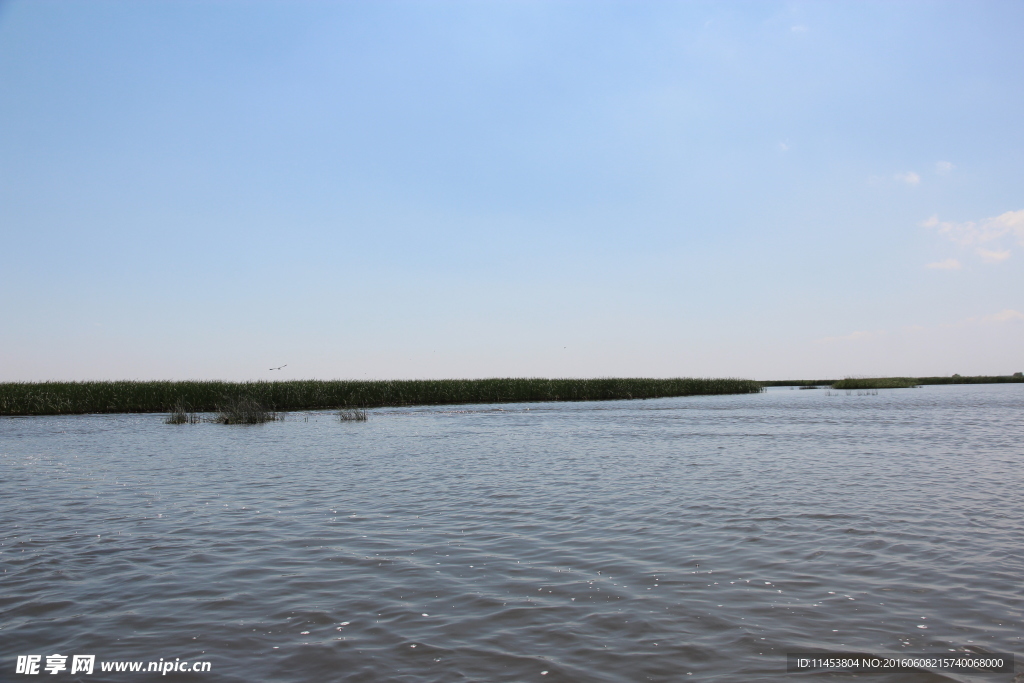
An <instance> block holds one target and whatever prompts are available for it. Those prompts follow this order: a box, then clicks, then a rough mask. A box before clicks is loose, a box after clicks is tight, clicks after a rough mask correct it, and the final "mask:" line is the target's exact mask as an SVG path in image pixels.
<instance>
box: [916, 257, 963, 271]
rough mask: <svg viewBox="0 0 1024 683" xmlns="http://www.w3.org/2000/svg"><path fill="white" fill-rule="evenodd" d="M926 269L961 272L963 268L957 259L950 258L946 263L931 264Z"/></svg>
mask: <svg viewBox="0 0 1024 683" xmlns="http://www.w3.org/2000/svg"><path fill="white" fill-rule="evenodd" d="M925 268H934V269H935V270H960V269H961V268H963V266H962V265H960V262H959V261H957V260H956V259H955V258H948V259H946V260H945V261H936V262H935V263H929V264H928V265H927V266H925Z"/></svg>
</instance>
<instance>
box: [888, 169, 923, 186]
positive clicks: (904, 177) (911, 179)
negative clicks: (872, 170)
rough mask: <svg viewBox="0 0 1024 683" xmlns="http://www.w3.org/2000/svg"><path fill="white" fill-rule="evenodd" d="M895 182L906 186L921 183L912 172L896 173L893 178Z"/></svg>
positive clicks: (917, 176)
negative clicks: (897, 181)
mask: <svg viewBox="0 0 1024 683" xmlns="http://www.w3.org/2000/svg"><path fill="white" fill-rule="evenodd" d="M893 178H894V179H895V180H899V181H901V182H904V183H906V184H907V185H917V184H918V183H920V182H921V176H919V175H917V174H916V173H914V172H913V171H907V172H906V173H897V174H896V175H894V176H893Z"/></svg>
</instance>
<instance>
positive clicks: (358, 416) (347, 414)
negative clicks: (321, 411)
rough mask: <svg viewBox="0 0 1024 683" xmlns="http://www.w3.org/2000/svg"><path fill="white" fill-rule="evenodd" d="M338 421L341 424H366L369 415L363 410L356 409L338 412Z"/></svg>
mask: <svg viewBox="0 0 1024 683" xmlns="http://www.w3.org/2000/svg"><path fill="white" fill-rule="evenodd" d="M338 419H339V420H341V421H342V422H366V421H367V420H368V419H369V415H368V414H367V412H366V411H365V410H360V409H358V408H356V409H354V410H339V411H338Z"/></svg>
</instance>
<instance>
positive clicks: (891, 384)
mask: <svg viewBox="0 0 1024 683" xmlns="http://www.w3.org/2000/svg"><path fill="white" fill-rule="evenodd" d="M919 384H920V382H919V381H918V379H917V378H916V377H847V378H846V379H843V380H840V381H838V382H836V383H835V384H833V385H832V388H833V389H909V388H911V387H916V386H918V385H919Z"/></svg>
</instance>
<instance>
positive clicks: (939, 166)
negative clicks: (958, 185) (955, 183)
mask: <svg viewBox="0 0 1024 683" xmlns="http://www.w3.org/2000/svg"><path fill="white" fill-rule="evenodd" d="M954 168H956V166H954V165H953V164H952V163H951V162H949V161H936V162H935V172H936V173H938V174H939V175H946V174H947V173H950V172H951V171H952V170H953V169H954Z"/></svg>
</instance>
